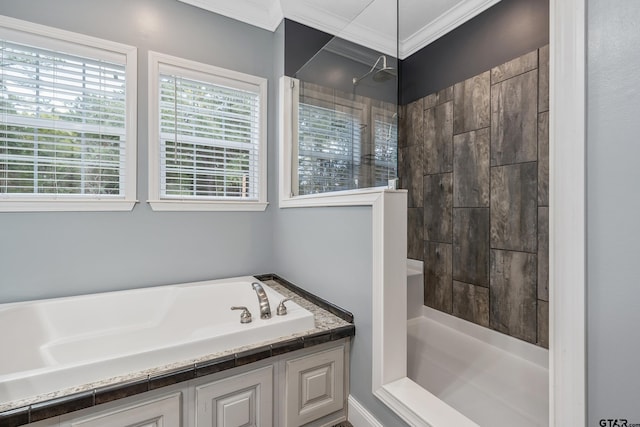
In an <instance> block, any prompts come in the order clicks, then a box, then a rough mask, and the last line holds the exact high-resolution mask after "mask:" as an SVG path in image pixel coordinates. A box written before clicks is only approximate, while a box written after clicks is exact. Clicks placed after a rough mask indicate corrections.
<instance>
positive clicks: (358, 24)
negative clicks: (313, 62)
mask: <svg viewBox="0 0 640 427" xmlns="http://www.w3.org/2000/svg"><path fill="white" fill-rule="evenodd" d="M179 1H181V2H183V3H188V4H190V5H193V6H197V7H200V8H202V9H206V10H209V11H212V12H215V13H218V14H220V15H224V16H228V17H230V18H233V19H236V20H239V21H242V22H246V23H248V24H251V25H255V26H257V27H260V28H264V29H267V30H269V31H274V30H275V29H276V28H277V27H278V25H279V24H280V22H281V21H282V19H283V18H288V19H291V20H294V21H296V22H299V23H301V24H305V25H308V26H310V27H313V28H316V29H318V30H321V31H325V32H327V33H330V34H334V35H337V36H339V37H341V38H344V39H347V40H349V41H351V42H354V43H357V44H360V45H363V46H366V47H368V48H371V49H374V50H376V51H379V52H382V53H385V54H388V55H392V56H394V57H395V56H396V55H397V56H398V57H399V58H400V59H405V58H407V57H409V56H411V55H412V54H413V53H415V52H417V51H418V50H420V49H421V48H423V47H424V46H426V45H428V44H429V43H431V42H433V41H435V40H437V39H438V38H440V37H442V36H443V35H444V34H446V33H448V32H449V31H451V30H453V29H454V28H456V27H458V26H459V25H461V24H463V23H465V22H466V21H468V20H469V19H471V18H473V17H474V16H476V15H478V14H479V13H481V12H483V11H484V10H486V9H488V8H489V7H491V6H493V5H494V4H496V3H498V2H499V1H500V0H398V2H399V4H398V6H397V9H396V0H179ZM396 15H399V20H396ZM398 22H399V25H398V24H397V23H398ZM398 27H399V28H398ZM398 30H399V31H398ZM396 35H397V38H398V45H397V50H396ZM396 52H397V54H396Z"/></svg>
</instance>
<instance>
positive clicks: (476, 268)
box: [453, 208, 489, 286]
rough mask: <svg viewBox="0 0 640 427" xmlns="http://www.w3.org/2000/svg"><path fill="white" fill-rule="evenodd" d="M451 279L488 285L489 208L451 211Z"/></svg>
mask: <svg viewBox="0 0 640 427" xmlns="http://www.w3.org/2000/svg"><path fill="white" fill-rule="evenodd" d="M453 278H454V279H455V280H459V281H462V282H466V283H472V284H474V285H482V286H489V209H488V208H455V209H454V210H453Z"/></svg>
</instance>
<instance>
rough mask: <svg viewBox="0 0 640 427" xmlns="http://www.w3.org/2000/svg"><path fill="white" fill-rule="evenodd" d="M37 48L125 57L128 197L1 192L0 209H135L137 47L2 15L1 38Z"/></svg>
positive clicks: (0, 18) (29, 210) (39, 210)
mask: <svg viewBox="0 0 640 427" xmlns="http://www.w3.org/2000/svg"><path fill="white" fill-rule="evenodd" d="M11 36H13V37H14V38H13V39H12V40H15V41H17V42H28V43H30V44H34V45H35V46H37V47H43V48H47V49H60V50H64V51H65V52H70V53H74V54H78V55H85V56H88V55H94V56H95V55H98V56H99V57H100V58H104V59H108V60H113V59H114V57H115V58H118V59H121V58H122V57H123V56H124V58H125V76H126V77H125V78H126V84H127V85H126V92H125V97H126V101H125V109H126V115H125V138H126V141H125V145H124V147H125V151H126V157H125V166H124V175H125V177H126V181H125V185H124V196H119V197H114V196H111V195H110V196H100V195H96V196H85V195H75V194H70V195H61V194H52V195H50V196H48V197H47V196H38V197H32V196H30V195H10V194H0V212H48V211H51V212H61V211H63V212H82V211H87V212H90V211H105V212H108V211H131V210H132V209H133V207H134V206H135V204H136V203H137V202H138V200H137V198H136V191H137V179H136V177H137V172H136V165H137V137H138V131H137V93H138V89H137V77H138V68H137V51H138V50H137V48H136V47H134V46H129V45H126V44H122V43H118V42H113V41H110V40H105V39H100V38H97V37H92V36H87V35H85V34H80V33H75V32H71V31H66V30H61V29H58V28H53V27H49V26H45V25H40V24H35V23H32V22H28V21H23V20H20V19H15V18H10V17H7V16H1V15H0V37H7V38H9V37H11Z"/></svg>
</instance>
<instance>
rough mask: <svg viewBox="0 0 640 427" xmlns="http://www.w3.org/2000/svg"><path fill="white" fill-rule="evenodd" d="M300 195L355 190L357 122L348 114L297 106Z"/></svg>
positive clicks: (303, 105)
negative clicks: (354, 142)
mask: <svg viewBox="0 0 640 427" xmlns="http://www.w3.org/2000/svg"><path fill="white" fill-rule="evenodd" d="M298 126H299V128H298V185H299V187H298V191H299V193H298V194H299V195H304V194H314V193H326V192H329V191H340V190H350V189H353V188H357V182H358V174H359V164H360V144H359V143H358V144H353V143H352V141H360V127H359V125H358V120H357V119H356V117H355V116H354V115H353V114H350V113H349V112H348V111H339V110H336V109H331V108H323V107H319V106H315V105H311V104H304V103H302V102H300V104H299V116H298Z"/></svg>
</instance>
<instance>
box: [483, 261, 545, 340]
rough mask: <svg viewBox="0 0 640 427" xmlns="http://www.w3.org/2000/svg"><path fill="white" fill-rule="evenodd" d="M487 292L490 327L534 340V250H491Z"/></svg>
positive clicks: (535, 311) (535, 303)
mask: <svg viewBox="0 0 640 427" xmlns="http://www.w3.org/2000/svg"><path fill="white" fill-rule="evenodd" d="M489 296H490V302H489V307H490V314H489V323H490V325H491V328H493V329H495V330H497V331H500V332H504V333H506V334H509V335H511V336H514V337H516V338H520V339H523V340H525V341H529V342H532V343H535V342H536V341H537V333H538V327H537V314H538V313H537V300H536V255H535V254H527V253H523V252H512V251H500V250H492V251H491V286H490V292H489Z"/></svg>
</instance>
